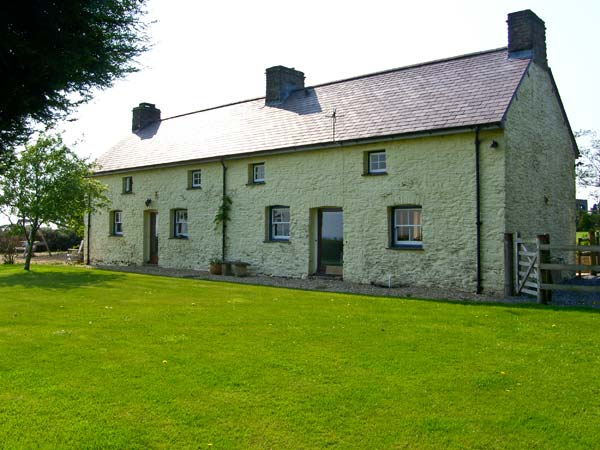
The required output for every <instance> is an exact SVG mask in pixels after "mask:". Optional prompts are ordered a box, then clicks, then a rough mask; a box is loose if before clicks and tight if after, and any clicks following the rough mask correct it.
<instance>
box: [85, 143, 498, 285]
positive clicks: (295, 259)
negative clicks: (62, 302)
mask: <svg viewBox="0 0 600 450" xmlns="http://www.w3.org/2000/svg"><path fill="white" fill-rule="evenodd" d="M480 138H481V140H482V152H481V180H482V222H483V225H482V237H483V242H482V250H483V258H482V267H483V286H484V290H486V291H487V292H489V293H493V292H500V291H501V290H502V285H503V268H502V264H503V259H502V251H503V247H502V233H503V232H504V229H505V226H504V220H505V214H506V212H505V208H504V201H505V190H504V168H505V162H504V151H503V150H502V148H503V147H504V139H503V135H502V132H501V131H495V132H483V133H482V134H481V137H480ZM492 139H495V140H496V141H499V142H500V149H491V148H489V146H490V143H491V141H492ZM379 149H385V151H386V155H387V172H388V174H387V175H382V176H364V175H363V171H364V170H363V169H364V167H363V164H364V163H363V161H364V153H365V152H367V151H372V150H379ZM474 149H475V145H474V133H473V132H470V133H464V134H457V135H452V136H438V137H421V138H417V139H406V140H398V141H394V142H388V143H384V144H378V145H363V146H352V147H340V148H336V149H329V150H319V151H306V152H302V153H290V154H280V155H271V156H264V157H256V158H246V159H238V160H227V161H226V162H225V163H226V165H227V167H228V172H227V185H228V189H227V190H228V194H229V195H230V196H231V198H232V200H233V205H232V213H231V219H232V220H231V221H230V222H229V223H228V227H227V228H228V230H227V236H228V238H227V259H229V260H237V259H241V260H243V261H247V262H249V263H251V266H250V270H251V271H252V272H255V273H266V274H272V275H277V276H290V277H303V276H307V275H309V274H311V273H312V272H314V269H315V230H316V227H315V221H316V211H317V209H318V208H323V207H339V208H342V209H343V217H344V278H345V279H346V280H349V281H355V282H360V283H371V282H376V283H387V280H388V275H392V283H393V284H395V285H398V284H406V285H422V286H438V287H440V286H442V287H443V286H447V287H453V288H460V289H465V290H474V289H475V273H476V254H475V239H476V234H475V230H476V225H475V159H474V158H475V156H474V155H475V150H474ZM256 162H264V163H265V168H266V182H265V184H263V185H249V184H248V167H249V165H250V164H252V163H256ZM196 168H200V169H202V189H201V190H198V191H195V190H187V189H186V188H187V171H188V170H191V169H196ZM126 175H131V176H133V179H134V193H133V194H121V186H122V185H121V179H122V177H123V176H126ZM221 176H222V168H221V165H220V163H210V164H202V165H193V166H182V167H176V168H168V169H160V170H158V169H157V170H148V171H136V172H131V173H124V174H118V175H108V176H103V177H101V179H102V181H104V182H106V183H107V185H108V186H109V191H108V192H109V197H110V199H111V207H110V208H109V209H112V210H114V209H119V210H123V221H124V224H123V236H122V237H115V236H110V235H109V232H110V224H109V221H110V220H109V217H110V215H109V211H108V210H107V211H102V212H98V213H96V214H95V215H94V216H93V217H92V223H91V225H92V226H91V230H92V232H91V236H90V237H91V246H90V250H91V258H92V262H93V263H113V264H143V263H144V262H145V261H144V232H145V231H144V228H145V225H144V217H145V211H149V210H156V211H158V213H159V219H158V227H159V236H160V237H159V265H161V266H165V267H177V268H187V267H189V268H197V269H206V268H207V266H208V263H209V260H210V259H211V258H213V257H219V256H220V255H221V232H220V229H215V227H214V225H213V219H214V216H215V213H216V211H217V208H218V205H219V204H220V199H221V192H222V191H221V189H222V178H221ZM147 198H150V199H151V200H152V203H151V204H150V206H149V207H146V206H145V204H144V202H145V200H146V199H147ZM406 204H417V205H421V206H422V208H423V209H422V215H423V249H422V250H399V249H390V248H389V241H390V217H389V208H390V207H393V206H401V205H406ZM272 205H286V206H289V207H290V209H291V236H290V241H289V243H282V242H268V241H267V239H266V237H267V224H268V219H267V214H266V212H267V209H268V207H269V206H272ZM173 208H187V209H188V217H189V239H187V240H178V239H169V233H170V226H171V225H170V223H169V218H170V214H169V211H170V210H171V209H173Z"/></svg>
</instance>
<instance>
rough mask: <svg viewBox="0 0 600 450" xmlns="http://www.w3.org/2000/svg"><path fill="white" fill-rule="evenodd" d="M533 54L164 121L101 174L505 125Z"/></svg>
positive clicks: (116, 150)
mask: <svg viewBox="0 0 600 450" xmlns="http://www.w3.org/2000/svg"><path fill="white" fill-rule="evenodd" d="M529 63H530V60H529V59H508V55H507V50H506V48H502V49H497V50H490V51H487V52H481V53H475V54H470V55H464V56H459V57H456V58H451V59H446V60H440V61H433V62H430V63H425V64H420V65H415V66H409V67H404V68H399V69H393V70H389V71H385V72H379V73H375V74H370V75H364V76H361V77H355V78H350V79H347V80H341V81H335V82H331V83H326V84H322V85H318V86H313V87H307V88H305V89H302V90H299V91H295V92H293V93H292V94H291V95H290V97H288V98H287V100H286V101H285V102H284V103H283V104H281V105H278V106H265V101H264V97H263V98H258V99H253V100H247V101H243V102H239V103H234V104H230V105H225V106H221V107H217V108H212V109H207V110H203V111H197V112H193V113H189V114H185V115H181V116H175V117H172V118H165V119H163V120H162V121H160V122H159V123H156V124H153V125H150V126H148V127H146V128H144V129H143V130H141V131H140V132H138V133H137V134H133V133H132V134H131V135H129V136H128V137H126V138H125V139H123V140H121V141H120V142H119V143H117V144H116V145H115V146H114V147H113V148H111V149H110V150H109V151H108V152H107V153H105V154H104V155H103V156H101V157H100V158H99V160H98V163H99V164H100V170H99V172H110V171H115V170H123V169H131V168H139V167H145V166H157V165H165V164H174V163H178V162H184V161H193V160H203V159H211V158H218V157H222V156H225V157H227V156H232V155H239V154H246V153H252V152H262V151H270V150H283V149H290V148H303V147H310V146H319V145H323V146H325V145H326V144H327V143H332V141H333V127H332V122H333V120H332V118H331V116H332V113H333V111H334V110H335V111H336V126H335V140H336V141H337V142H339V143H343V142H344V141H355V140H363V139H369V138H376V137H386V136H395V135H402V134H412V133H419V132H426V131H430V130H443V129H447V128H455V127H465V126H474V125H490V124H499V123H501V121H502V119H503V117H504V114H505V112H506V110H507V108H508V106H509V104H510V101H511V99H512V97H513V95H514V93H515V91H516V89H517V87H518V85H519V82H520V80H521V78H522V77H523V75H524V73H525V71H526V69H527V66H528V64H529Z"/></svg>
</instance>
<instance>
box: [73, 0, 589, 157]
mask: <svg viewBox="0 0 600 450" xmlns="http://www.w3.org/2000/svg"><path fill="white" fill-rule="evenodd" d="M522 9H531V10H533V11H534V12H535V13H536V14H537V15H538V16H539V17H540V18H542V20H544V21H545V22H546V37H547V44H548V60H549V65H550V67H551V68H552V71H553V73H554V76H555V79H556V82H557V84H558V87H559V90H560V94H561V97H562V99H563V103H564V105H565V108H566V110H567V114H568V116H569V119H570V121H571V124H572V127H573V129H574V130H578V129H584V128H592V129H597V130H600V124H599V120H598V118H599V115H598V112H597V108H598V105H600V90H599V89H598V81H597V79H598V74H599V73H600V62H599V59H600V58H598V55H597V46H598V43H600V39H599V36H598V34H599V32H598V24H599V23H600V2H593V1H588V0H584V1H571V2H564V1H561V2H559V1H555V0H551V1H540V0H532V1H518V0H507V1H502V2H496V1H482V0H480V1H471V0H463V1H461V0H455V1H453V2H448V1H443V2H441V1H440V2H437V1H427V0H422V1H420V2H410V4H409V2H402V1H381V0H371V1H369V2H349V1H337V0H334V1H331V0H330V1H322V0H321V1H315V0H305V1H302V2H281V1H253V2H235V1H223V2H198V1H189V0H171V1H161V0H150V1H149V2H148V18H149V19H150V20H152V21H153V22H154V23H153V24H152V25H151V27H150V37H151V41H152V43H153V49H152V50H151V51H150V52H148V53H146V54H145V55H143V56H142V57H141V58H140V64H141V67H142V69H141V70H140V72H138V73H136V74H132V75H130V76H129V77H127V78H126V79H124V80H120V81H118V82H116V83H115V85H114V86H113V87H112V88H111V89H108V90H105V91H103V92H98V93H97V95H96V96H95V98H94V100H93V101H92V102H91V103H89V104H87V105H84V106H82V107H81V108H80V109H79V110H78V111H77V113H76V114H74V116H73V117H74V118H76V119H78V120H76V121H75V122H71V123H68V124H64V125H63V126H61V129H62V130H63V131H65V133H66V140H67V142H69V143H75V142H77V144H76V145H75V150H76V151H77V152H78V153H79V154H80V155H83V156H92V157H97V156H99V155H100V154H101V153H103V152H104V151H106V150H107V149H108V148H109V147H110V146H111V145H113V144H115V143H116V142H117V141H118V140H119V139H121V138H122V137H124V136H126V135H127V134H128V133H130V127H131V108H132V107H134V106H135V105H137V104H138V103H140V102H151V103H155V104H156V105H157V107H158V108H160V109H161V110H162V116H163V117H169V116H172V115H177V114H181V113H186V112H190V111H195V110H199V109H202V108H206V107H210V106H216V105H220V104H225V103H228V102H232V101H238V100H244V99H248V98H253V97H260V96H262V95H264V92H263V91H264V86H265V79H264V71H265V69H266V68H267V67H270V66H273V65H278V64H281V65H285V66H289V67H295V68H296V69H298V70H301V71H303V72H304V73H305V75H306V84H307V85H314V84H319V83H323V82H327V81H332V80H337V79H342V78H348V77H351V76H356V75H361V74H366V73H370V72H376V71H380V70H385V69H390V68H394V67H401V66H405V65H408V64H415V63H420V62H424V61H429V60H434V59H439V58H446V57H451V56H456V55H461V54H464V53H470V52H475V51H480V50H488V49H493V48H498V47H503V46H506V40H507V31H506V15H507V14H508V13H509V12H513V11H519V10H522Z"/></svg>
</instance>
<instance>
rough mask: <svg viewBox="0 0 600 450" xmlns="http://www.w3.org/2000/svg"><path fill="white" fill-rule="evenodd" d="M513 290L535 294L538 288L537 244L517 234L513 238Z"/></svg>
mask: <svg viewBox="0 0 600 450" xmlns="http://www.w3.org/2000/svg"><path fill="white" fill-rule="evenodd" d="M514 255H515V260H514V261H515V271H514V273H515V292H516V294H517V295H520V294H521V293H525V294H530V295H535V296H536V297H537V295H538V290H539V285H540V283H539V280H540V276H539V274H540V268H539V253H538V246H537V245H536V242H535V241H526V240H524V239H521V238H520V237H519V236H518V235H517V236H515V238H514Z"/></svg>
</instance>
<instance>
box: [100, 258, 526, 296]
mask: <svg viewBox="0 0 600 450" xmlns="http://www.w3.org/2000/svg"><path fill="white" fill-rule="evenodd" d="M95 267H97V268H98V269H104V270H114V271H118V272H132V273H143V274H150V275H162V276H169V277H178V278H194V279H198V280H210V281H223V282H231V283H240V284H255V285H261V286H275V287H284V288H291V289H304V290H311V291H326V292H342V293H351V294H363V295H377V296H385V297H403V298H411V297H412V298H422V299H449V300H458V301H472V302H484V303H511V304H515V303H517V304H518V303H521V304H523V303H533V302H535V299H533V298H531V297H509V298H502V297H494V296H489V295H477V294H474V293H471V292H464V291H459V290H451V289H441V288H435V287H428V288H423V287H399V288H391V289H390V288H386V287H381V286H374V285H368V284H357V283H350V282H347V281H342V280H339V279H332V278H321V277H318V278H307V279H299V278H283V277H270V276H264V275H252V276H247V277H243V278H239V277H233V276H222V275H211V274H210V273H208V272H207V271H200V270H182V269H167V268H163V267H155V266H95Z"/></svg>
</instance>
